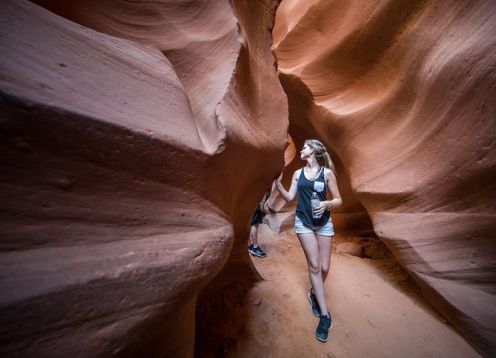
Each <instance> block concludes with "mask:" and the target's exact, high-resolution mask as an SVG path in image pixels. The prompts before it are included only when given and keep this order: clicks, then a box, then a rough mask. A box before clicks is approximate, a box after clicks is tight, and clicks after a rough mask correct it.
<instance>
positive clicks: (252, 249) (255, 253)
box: [248, 245, 267, 258]
mask: <svg viewBox="0 0 496 358" xmlns="http://www.w3.org/2000/svg"><path fill="white" fill-rule="evenodd" d="M248 252H249V253H250V254H251V255H252V256H256V257H261V258H265V257H267V254H266V253H265V252H264V251H263V250H262V248H261V247H260V246H257V247H253V246H252V245H250V247H249V248H248Z"/></svg>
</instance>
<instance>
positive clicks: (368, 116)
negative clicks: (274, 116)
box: [273, 0, 496, 356]
mask: <svg viewBox="0 0 496 358" xmlns="http://www.w3.org/2000/svg"><path fill="white" fill-rule="evenodd" d="M495 19H496V6H495V4H494V2H492V1H484V0H481V1H444V2H437V1H420V2H411V1H399V0H391V1H369V2H363V1H323V0H313V1H297V0H295V1H291V0H284V1H282V3H281V5H280V7H279V9H278V12H277V17H276V24H275V26H274V31H273V34H274V45H273V49H274V52H275V54H276V57H277V59H278V66H279V72H280V78H281V82H282V83H283V85H284V87H285V91H286V92H287V93H288V98H289V107H290V128H306V130H307V132H309V133H308V134H309V135H313V136H318V137H321V138H323V139H324V141H325V142H326V144H327V145H328V146H330V147H331V148H332V150H333V151H334V152H335V153H336V154H337V156H338V157H339V159H340V160H341V161H342V163H343V165H344V167H345V168H346V170H347V173H348V174H349V177H350V181H351V187H352V190H353V193H354V194H355V196H356V198H357V199H358V201H359V202H360V203H361V204H363V206H364V207H365V209H366V211H367V213H368V214H369V215H370V218H371V220H372V223H373V226H374V230H375V232H376V233H377V235H378V236H379V237H381V238H382V239H383V241H384V242H385V243H386V244H387V246H388V247H389V248H390V249H391V250H392V252H393V253H394V255H395V256H396V258H397V259H398V260H399V261H400V262H401V263H402V265H404V267H406V268H407V269H408V271H409V272H410V273H411V274H412V276H413V277H414V278H415V279H416V281H417V282H418V283H419V285H420V286H421V287H422V289H423V292H424V294H425V296H426V297H427V298H428V300H429V301H430V302H431V303H432V304H433V305H434V307H436V309H437V310H438V311H439V312H440V313H442V315H443V316H444V317H446V318H447V319H448V320H449V322H450V323H451V324H452V325H453V326H454V327H455V328H456V329H457V330H458V331H459V332H460V333H461V334H462V335H463V336H464V337H465V338H466V339H467V340H468V341H469V342H470V343H471V344H472V345H473V346H474V347H475V348H476V349H477V350H478V351H479V352H481V353H483V354H484V355H486V356H494V355H496V325H495V322H496V291H495V289H494V288H495V287H496V274H495V273H496V261H495V260H496V259H495V258H496V243H495V233H496V200H495V197H496V184H495V181H494V178H495V177H496V150H495V143H496V122H495V118H496V102H495V101H494V98H496V37H495V36H494V34H495V33H496V21H495ZM296 102H297V103H298V105H297V106H295V105H294V104H293V103H296ZM290 133H291V135H292V136H293V137H294V135H293V132H292V131H291V130H290ZM295 141H296V140H295Z"/></svg>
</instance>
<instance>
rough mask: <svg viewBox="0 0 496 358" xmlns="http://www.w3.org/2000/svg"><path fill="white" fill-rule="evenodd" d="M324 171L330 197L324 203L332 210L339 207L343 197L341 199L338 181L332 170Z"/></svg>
mask: <svg viewBox="0 0 496 358" xmlns="http://www.w3.org/2000/svg"><path fill="white" fill-rule="evenodd" d="M326 172H327V173H325V175H326V181H327V187H328V188H329V191H330V193H331V198H332V199H331V200H327V201H325V202H324V205H326V206H327V207H328V208H329V209H331V210H332V209H336V208H339V207H340V206H341V204H343V199H341V194H340V193H339V188H338V183H337V181H336V176H335V175H334V172H333V171H332V170H331V169H326Z"/></svg>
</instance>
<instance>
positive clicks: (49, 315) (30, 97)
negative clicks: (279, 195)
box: [0, 0, 288, 357]
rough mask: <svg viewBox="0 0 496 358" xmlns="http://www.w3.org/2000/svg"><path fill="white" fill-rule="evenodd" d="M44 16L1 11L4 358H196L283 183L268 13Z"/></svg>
mask: <svg viewBox="0 0 496 358" xmlns="http://www.w3.org/2000/svg"><path fill="white" fill-rule="evenodd" d="M40 3H41V5H43V6H45V7H46V9H45V8H42V7H40V6H38V5H35V4H33V3H30V2H27V1H13V0H12V1H10V0H7V1H2V2H1V3H0V27H1V35H0V48H1V52H2V58H1V60H0V91H1V113H2V115H1V120H0V124H1V126H0V136H1V141H0V145H1V147H2V149H1V154H0V165H1V167H2V170H1V172H0V177H1V184H0V195H1V201H2V210H1V214H0V231H1V240H0V247H1V251H0V290H1V292H2V295H1V298H0V317H1V320H2V326H1V328H0V340H1V341H0V353H1V354H2V356H8V355H22V356H52V357H55V356H60V357H67V356H71V355H74V354H76V355H77V356H88V357H95V356H109V355H120V356H136V355H137V354H138V353H139V355H144V356H157V355H161V356H170V357H172V356H174V357H176V356H185V357H187V356H192V354H193V347H194V342H193V341H194V335H195V332H194V331H195V303H196V299H197V296H198V293H199V292H200V291H201V290H202V289H203V288H204V287H205V286H206V285H207V283H209V282H210V285H211V286H212V287H219V286H222V285H227V284H228V283H229V282H230V281H234V280H237V281H243V279H250V274H251V275H253V270H251V267H250V265H251V263H250V262H251V261H250V260H249V259H248V256H247V253H246V249H245V243H246V237H247V224H248V220H249V217H250V216H251V212H252V210H253V208H254V207H255V205H256V203H257V202H258V201H259V200H260V197H261V196H262V194H263V192H264V190H265V188H266V187H267V186H268V185H270V183H271V181H272V179H273V177H274V176H275V175H277V173H278V172H279V171H280V170H281V169H282V167H283V165H284V162H283V153H284V149H285V146H286V142H287V117H288V114H287V103H286V97H285V95H284V92H283V90H282V88H281V85H280V83H279V81H278V79H277V75H276V72H275V66H274V58H273V56H272V53H271V49H270V45H271V42H272V40H271V36H272V35H271V29H272V25H273V21H274V14H275V3H274V2H272V1H262V2H252V1H248V0H247V1H235V2H234V4H230V2H228V1H227V0H226V1H211V0H209V1H197V2H190V1H142V2H127V1H110V2H109V1H105V2H103V1H102V2H100V1H71V2H58V1H53V2H49V1H47V2H41V1H40ZM47 9H48V10H47ZM49 10H52V11H53V12H51V11H49ZM55 13H58V15H56V14H55ZM60 15H61V16H60ZM78 23H79V24H78ZM223 267H224V269H222V268H223ZM237 273H242V275H240V276H236V274H237ZM215 277H216V278H215ZM206 295H207V296H208V293H206Z"/></svg>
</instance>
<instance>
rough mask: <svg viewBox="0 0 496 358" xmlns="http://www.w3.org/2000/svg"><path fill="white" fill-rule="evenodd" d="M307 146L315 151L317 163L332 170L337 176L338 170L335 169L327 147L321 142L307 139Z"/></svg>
mask: <svg viewBox="0 0 496 358" xmlns="http://www.w3.org/2000/svg"><path fill="white" fill-rule="evenodd" d="M305 144H306V145H308V146H309V147H310V148H312V149H313V150H314V154H315V159H317V163H319V165H323V166H324V167H326V168H329V169H331V170H332V172H333V173H334V174H336V168H334V163H333V162H332V159H331V157H330V155H329V153H328V152H327V149H326V147H325V146H324V145H323V144H322V142H321V141H320V140H317V139H307V140H306V141H305Z"/></svg>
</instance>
